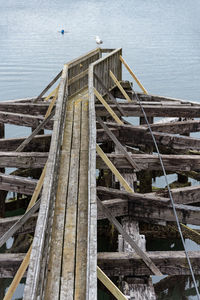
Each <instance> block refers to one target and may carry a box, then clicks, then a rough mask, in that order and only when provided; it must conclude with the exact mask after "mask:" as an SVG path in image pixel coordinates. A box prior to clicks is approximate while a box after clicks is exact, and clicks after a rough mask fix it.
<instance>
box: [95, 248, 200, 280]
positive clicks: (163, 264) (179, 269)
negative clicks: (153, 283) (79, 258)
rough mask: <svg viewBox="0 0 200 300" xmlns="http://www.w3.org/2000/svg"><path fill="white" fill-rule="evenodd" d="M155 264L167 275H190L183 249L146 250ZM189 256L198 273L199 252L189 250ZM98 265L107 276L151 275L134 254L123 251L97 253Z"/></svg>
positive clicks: (199, 270)
mask: <svg viewBox="0 0 200 300" xmlns="http://www.w3.org/2000/svg"><path fill="white" fill-rule="evenodd" d="M148 255H149V257H150V258H151V259H152V261H153V262H154V263H155V264H156V266H157V267H158V268H159V269H160V270H161V271H162V273H163V274H167V275H190V270H189V267H188V264H187V261H186V257H185V252H184V251H161V252H159V251H156V252H153V251H152V252H148ZM189 257H190V260H191V264H192V266H193V271H194V274H196V275H199V274H200V252H199V251H189ZM97 263H98V266H99V267H100V268H101V269H102V270H103V271H104V272H105V273H106V274H107V275H108V276H120V275H121V274H123V275H124V276H142V275H143V276H144V275H152V273H151V272H150V271H149V268H147V266H146V265H145V264H144V262H142V260H141V258H140V257H139V256H138V255H136V254H131V253H130V254H128V253H123V252H114V253H112V252H105V253H104V252H102V253H98V260H97Z"/></svg>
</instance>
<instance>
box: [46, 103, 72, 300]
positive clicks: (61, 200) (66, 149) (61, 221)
mask: <svg viewBox="0 0 200 300" xmlns="http://www.w3.org/2000/svg"><path fill="white" fill-rule="evenodd" d="M73 114H74V108H73V105H72V102H70V101H68V102H67V107H66V122H65V127H64V135H63V142H62V151H61V162H60V165H61V166H62V168H60V170H59V176H58V187H57V192H56V201H55V213H54V219H53V225H52V235H51V244H50V253H49V262H48V270H49V271H48V276H47V279H46V285H45V296H44V299H50V298H53V299H55V300H56V299H59V293H60V276H61V269H62V252H63V235H64V226H65V210H66V196H67V191H68V184H67V183H68V180H69V165H70V156H71V154H70V149H71V141H72V128H73V125H72V123H73Z"/></svg>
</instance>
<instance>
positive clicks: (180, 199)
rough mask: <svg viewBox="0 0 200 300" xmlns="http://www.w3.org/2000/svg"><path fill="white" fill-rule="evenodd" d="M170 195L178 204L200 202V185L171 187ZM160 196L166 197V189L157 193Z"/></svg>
mask: <svg viewBox="0 0 200 300" xmlns="http://www.w3.org/2000/svg"><path fill="white" fill-rule="evenodd" d="M171 192H172V196H173V199H174V201H175V202H176V203H180V204H192V203H198V202H200V199H199V193H200V185H197V186H188V187H184V188H176V189H172V190H171ZM159 196H161V197H168V196H167V192H166V191H161V192H160V193H159Z"/></svg>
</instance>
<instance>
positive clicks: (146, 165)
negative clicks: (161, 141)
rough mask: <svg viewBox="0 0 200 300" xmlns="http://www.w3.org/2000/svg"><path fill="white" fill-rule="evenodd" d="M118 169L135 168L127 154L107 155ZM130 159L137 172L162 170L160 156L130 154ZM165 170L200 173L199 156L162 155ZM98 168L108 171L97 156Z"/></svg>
mask: <svg viewBox="0 0 200 300" xmlns="http://www.w3.org/2000/svg"><path fill="white" fill-rule="evenodd" d="M106 155H107V157H108V158H109V159H110V161H111V162H112V163H113V164H114V165H115V167H116V168H117V169H129V171H130V169H132V168H133V166H132V165H130V163H129V161H127V157H125V154H115V153H111V154H110V153H108V154H106ZM129 156H130V159H131V160H132V161H134V162H135V164H136V166H137V170H146V169H148V170H162V168H161V166H160V161H159V158H158V155H156V154H129ZM161 157H162V160H163V163H164V166H165V170H166V171H171V172H177V171H184V172H187V171H199V170H200V156H199V155H161ZM97 168H98V169H108V166H107V165H106V164H105V163H104V162H103V161H102V159H101V157H99V156H97Z"/></svg>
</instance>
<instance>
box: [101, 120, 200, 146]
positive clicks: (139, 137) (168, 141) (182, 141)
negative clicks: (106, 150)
mask: <svg viewBox="0 0 200 300" xmlns="http://www.w3.org/2000/svg"><path fill="white" fill-rule="evenodd" d="M110 129H111V131H112V132H113V133H114V134H115V135H116V137H117V138H118V140H119V141H120V142H121V143H124V144H126V145H128V146H133V147H134V146H144V145H147V146H151V145H152V146H153V145H154V143H153V140H152V137H151V134H150V133H149V132H148V130H147V129H146V128H143V127H139V126H131V125H117V124H116V125H114V124H113V123H112V124H110ZM153 133H154V137H155V139H156V142H157V144H158V146H159V147H161V146H162V147H165V148H166V149H170V150H171V149H174V150H189V149H194V150H197V149H200V139H197V138H192V137H185V136H177V135H174V134H168V133H163V132H153ZM109 140H110V138H109V137H108V135H107V134H106V133H105V132H104V130H102V129H98V130H97V142H98V143H103V142H107V141H109Z"/></svg>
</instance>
